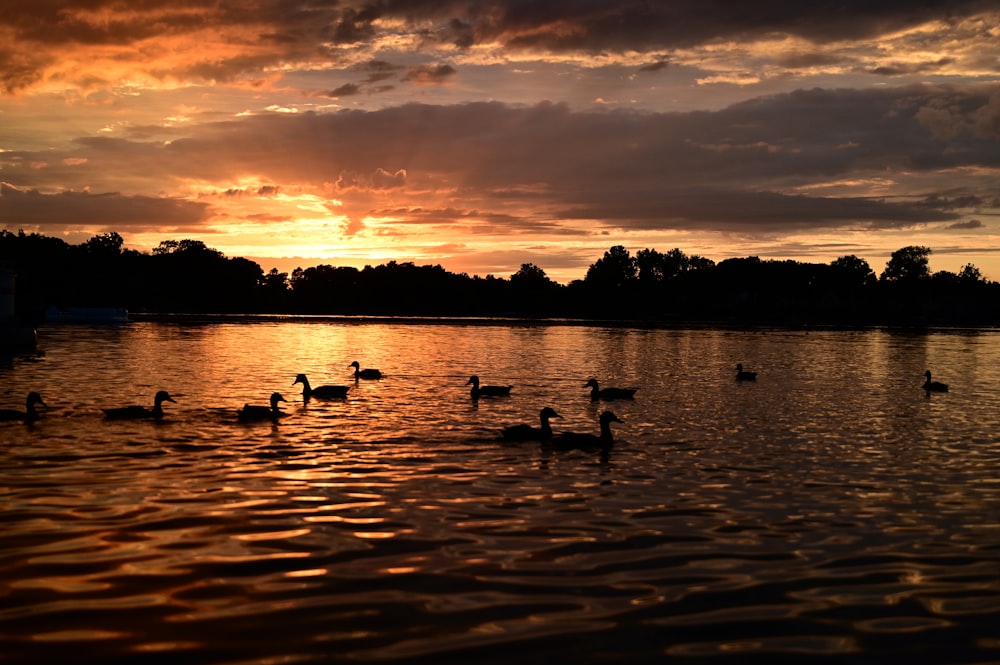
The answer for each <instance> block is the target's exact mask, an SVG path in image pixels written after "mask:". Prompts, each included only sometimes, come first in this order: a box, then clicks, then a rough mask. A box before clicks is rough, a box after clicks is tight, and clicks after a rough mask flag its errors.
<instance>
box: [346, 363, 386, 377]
mask: <svg viewBox="0 0 1000 665" xmlns="http://www.w3.org/2000/svg"><path fill="white" fill-rule="evenodd" d="M350 367H353V368H354V380H355V381H357V380H358V379H381V378H382V372H381V370H377V369H370V368H365V369H361V364H360V363H359V362H358V361H357V360H355V361H354V362H352V363H351V364H350Z"/></svg>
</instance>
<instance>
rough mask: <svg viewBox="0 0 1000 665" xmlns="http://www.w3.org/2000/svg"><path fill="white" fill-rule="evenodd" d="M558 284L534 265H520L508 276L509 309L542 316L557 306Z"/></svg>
mask: <svg viewBox="0 0 1000 665" xmlns="http://www.w3.org/2000/svg"><path fill="white" fill-rule="evenodd" d="M559 290H560V286H559V284H557V283H556V282H553V281H552V280H551V279H549V277H548V275H546V274H545V271H544V270H542V269H541V268H539V267H538V266H536V265H535V264H534V263H522V264H521V268H520V269H519V270H518V271H517V272H516V273H514V274H513V275H511V276H510V297H511V309H512V310H513V311H514V312H516V313H523V314H531V315H544V314H546V313H547V312H551V311H552V310H553V308H554V307H555V306H556V305H557V300H558V292H559Z"/></svg>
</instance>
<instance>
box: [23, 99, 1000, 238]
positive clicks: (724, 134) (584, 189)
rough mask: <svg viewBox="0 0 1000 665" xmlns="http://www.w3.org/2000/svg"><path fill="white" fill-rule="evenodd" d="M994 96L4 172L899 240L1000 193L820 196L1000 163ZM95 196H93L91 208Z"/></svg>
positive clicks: (395, 120)
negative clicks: (839, 187)
mask: <svg viewBox="0 0 1000 665" xmlns="http://www.w3.org/2000/svg"><path fill="white" fill-rule="evenodd" d="M996 91H997V87H995V86H994V87H981V88H967V89H956V88H954V87H951V86H913V87H908V88H899V89H878V90H869V91H856V90H820V89H817V90H802V91H797V92H795V93H791V94H784V95H775V96H771V97H762V98H758V99H754V100H751V101H747V102H744V103H740V104H735V105H732V106H730V107H728V108H725V109H722V110H720V111H714V112H707V111H699V112H691V113H626V112H577V111H573V110H571V109H570V108H569V107H568V106H565V105H559V104H537V105H535V106H530V107H515V106H508V105H505V104H501V103H486V102H483V103H470V104H463V105H455V106H431V105H423V104H407V105H404V106H399V107H392V108H386V109H382V110H379V111H373V112H365V111H353V110H352V111H340V112H337V113H329V114H320V113H301V114H297V115H292V114H270V115H258V116H251V117H246V118H242V119H239V120H233V121H227V122H219V123H208V124H204V125H198V126H193V127H191V128H189V129H187V130H186V132H187V136H183V137H177V138H175V139H174V140H172V141H170V142H169V143H164V142H159V141H157V142H153V141H149V142H140V141H128V140H121V139H107V138H86V139H81V140H80V141H79V142H78V144H79V149H78V150H76V151H74V152H73V153H72V154H66V155H61V154H55V153H52V152H44V153H7V155H6V156H7V157H8V158H9V159H10V160H12V161H16V163H17V164H20V165H21V166H20V167H18V168H16V169H14V168H9V169H8V170H7V173H9V174H10V175H8V178H14V176H17V178H18V179H12V180H11V182H15V183H18V184H19V186H20V187H22V188H23V187H35V188H37V189H39V190H45V191H48V190H50V189H68V188H80V187H81V186H82V185H83V183H85V182H89V183H91V184H92V186H93V188H95V189H97V188H98V185H97V184H95V183H98V182H101V183H106V185H105V186H106V187H107V188H110V187H111V186H112V185H111V184H108V183H115V182H118V181H120V180H126V179H127V180H134V179H135V178H136V166H135V165H136V164H143V165H144V167H143V171H142V175H143V177H145V178H146V179H147V180H148V181H149V183H151V185H152V186H157V187H160V186H163V185H164V184H165V183H171V182H176V183H185V182H191V181H199V180H202V181H205V182H213V183H225V182H226V180H229V181H230V182H238V181H239V179H240V178H242V177H244V175H245V174H247V173H254V174H257V177H259V178H260V179H261V180H263V181H264V182H280V183H284V184H286V185H294V186H297V187H314V188H322V187H326V186H327V185H328V184H329V183H334V187H335V189H336V190H337V192H338V197H342V198H343V199H344V201H345V206H348V207H350V206H354V207H353V208H352V210H353V211H354V213H356V214H361V215H364V214H367V213H368V212H370V211H371V210H372V209H374V208H376V207H378V206H376V205H375V204H374V203H371V202H370V201H373V199H372V198H371V197H373V196H375V194H377V193H384V192H389V191H397V192H399V193H400V195H401V196H402V195H406V197H407V200H412V198H413V197H425V198H426V197H438V196H441V197H443V196H447V197H451V199H453V200H454V201H456V202H461V203H460V204H459V205H458V206H456V208H457V209H461V210H476V211H481V213H482V215H483V216H484V217H483V218H489V219H490V220H491V221H492V222H493V223H494V224H496V225H498V226H505V225H509V226H507V227H506V228H508V229H530V225H531V224H533V223H538V222H539V220H545V221H547V222H549V223H552V224H556V225H558V224H559V223H563V222H566V223H568V220H581V219H586V220H593V222H592V223H591V225H596V226H600V227H602V228H605V229H613V228H624V229H642V230H648V229H708V230H723V231H724V230H733V229H739V230H741V231H744V232H754V231H761V232H765V231H766V232H772V231H776V230H781V229H786V230H788V229H794V230H798V231H805V230H809V229H814V228H824V229H829V228H838V227H843V228H886V229H888V228H902V227H907V226H912V225H919V224H925V223H928V222H936V221H937V222H940V221H954V220H956V219H958V218H959V214H958V212H957V210H959V209H962V208H969V207H976V206H978V205H981V204H982V202H983V201H987V200H991V199H993V198H995V196H996V189H995V186H994V185H990V186H989V188H988V189H987V190H986V191H977V190H976V189H975V186H974V183H973V182H972V181H969V183H968V185H967V186H966V187H965V188H964V189H963V190H962V191H960V192H959V191H956V190H955V189H954V188H953V187H951V186H950V187H949V188H948V189H940V190H939V191H936V192H935V191H927V190H926V189H924V190H922V191H920V192H919V193H918V192H914V193H912V195H910V196H909V197H905V196H902V195H901V194H902V193H903V192H902V190H900V191H898V192H897V193H896V194H895V195H894V196H893V198H891V199H890V198H888V197H884V198H880V197H870V196H858V195H845V196H840V197H838V196H831V195H829V194H826V195H817V194H813V193H810V192H811V189H810V188H811V187H812V186H813V185H823V184H825V183H828V182H829V181H830V180H851V181H863V180H865V179H873V180H874V179H882V178H886V177H894V175H895V176H899V177H902V176H903V174H919V173H925V174H927V175H934V174H935V173H937V170H938V169H940V170H941V171H942V172H945V173H951V172H955V171H957V170H968V171H972V170H977V169H978V170H988V169H994V168H998V167H1000V150H998V144H997V141H996V140H995V139H992V140H984V139H983V138H982V135H981V132H980V131H979V130H978V129H977V125H976V122H975V121H976V119H977V118H978V117H979V116H980V115H981V114H982V113H983V109H991V108H993V106H992V105H993V104H995V100H996V99H998V96H997V93H996ZM927 108H938V109H946V110H947V112H948V114H949V118H951V119H952V122H954V124H955V127H956V130H955V131H954V132H951V133H950V134H949V136H948V137H944V134H943V133H942V132H940V131H937V130H935V129H933V128H931V127H928V126H927V122H926V118H924V117H923V115H922V110H923V109H927ZM63 158H73V159H74V160H77V162H78V165H77V166H74V167H72V168H68V167H67V168H63V169H62V170H60V171H57V172H56V173H57V174H58V176H59V177H60V178H63V179H64V180H62V181H58V182H56V181H46V178H49V177H51V175H50V174H48V170H47V169H32V168H30V167H29V166H28V165H29V164H30V163H32V162H33V161H38V160H43V159H44V160H47V161H49V162H58V161H59V160H60V159H63ZM83 159H85V160H86V161H85V162H83V161H81V160H83ZM68 178H78V179H79V181H69V180H65V179H68ZM225 186H226V185H222V184H220V187H222V188H224V187H225ZM101 188H103V187H101ZM153 191H158V190H153ZM816 191H820V192H823V191H827V190H824V189H818V190H816ZM437 192H444V193H442V194H437ZM39 196H40V195H39ZM22 198H23V197H22ZM97 198H98V197H97V196H94V195H91V196H89V197H87V196H81V199H82V200H86V201H88V202H90V204H91V205H92V204H93V201H95V200H97ZM57 199H58V197H57V196H50V197H48V200H52V201H54V200H57ZM63 200H66V199H63ZM110 200H111V201H113V202H116V203H117V204H118V205H119V206H124V205H125V204H126V203H128V204H131V205H132V206H133V208H135V209H137V217H143V218H150V217H152V214H151V212H149V211H146V212H144V211H143V210H142V205H146V206H148V207H149V208H150V210H152V209H156V210H161V211H162V210H172V211H173V212H174V214H180V213H181V212H184V213H185V214H187V215H189V216H190V217H191V218H192V219H198V218H199V215H203V214H204V210H203V209H201V208H199V209H197V210H194V209H186V208H183V206H181V205H180V204H179V203H177V202H173V203H172V201H173V200H170V199H155V198H150V199H146V198H143V197H120V196H117V195H115V196H113V197H111V199H110ZM140 204H142V205H140ZM175 204H176V206H177V207H174V206H175ZM7 205H10V202H7ZM435 205H437V206H438V207H439V208H442V209H443V206H440V204H439V203H436V204H435ZM358 206H367V207H365V208H363V209H360V210H359V209H358ZM525 211H531V212H525ZM23 214H27V212H24V213H23ZM46 214H49V215H51V214H52V213H51V212H47V213H46ZM486 216H491V217H486ZM411 217H412V218H413V219H414V220H418V219H420V220H426V218H427V215H426V214H423V213H421V214H417V213H413V214H412V215H411ZM467 217H468V216H467ZM118 219H121V217H118ZM505 220H506V221H505ZM404 221H406V220H404ZM574 223H575V222H574Z"/></svg>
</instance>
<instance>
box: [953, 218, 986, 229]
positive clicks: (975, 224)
mask: <svg viewBox="0 0 1000 665" xmlns="http://www.w3.org/2000/svg"><path fill="white" fill-rule="evenodd" d="M983 226H984V225H983V223H982V222H980V221H979V220H978V219H970V220H968V221H965V222H955V223H954V224H949V225H948V226H946V227H944V228H946V229H948V230H949V231H971V230H973V229H981V228H983Z"/></svg>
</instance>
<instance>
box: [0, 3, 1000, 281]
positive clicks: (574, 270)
mask: <svg viewBox="0 0 1000 665" xmlns="http://www.w3.org/2000/svg"><path fill="white" fill-rule="evenodd" d="M206 4H209V3H203V2H201V1H196V0H169V2H168V1H166V0H143V1H141V2H129V3H122V2H119V1H110V0H107V1H106V0H58V1H56V0H32V1H31V2H28V1H23V0H7V1H6V2H5V3H4V7H3V12H0V228H2V229H6V230H9V231H18V230H24V231H25V232H29V233H30V232H38V233H42V234H45V235H51V236H58V237H61V238H63V239H65V240H66V241H68V242H71V243H74V244H75V243H80V242H83V241H85V240H87V239H88V238H90V237H92V236H94V235H96V234H100V233H107V232H111V231H114V232H117V233H120V234H121V235H122V237H123V238H124V239H125V243H126V246H127V247H130V248H133V249H138V250H143V251H148V250H150V249H151V248H153V247H155V246H156V245H158V244H159V243H160V242H161V241H163V240H168V239H174V240H180V239H185V238H190V239H197V240H202V241H203V242H205V244H206V245H208V246H209V247H213V248H215V249H218V250H220V251H222V252H223V253H224V254H226V255H227V256H243V257H247V258H251V259H253V260H255V261H257V262H258V263H260V265H261V267H262V268H263V269H264V270H265V271H266V270H269V269H271V268H272V267H277V268H279V269H280V270H282V271H290V270H291V269H293V268H295V267H303V268H304V267H308V266H311V265H316V264H319V263H327V264H331V265H353V266H357V267H362V266H364V265H366V264H378V263H384V262H386V261H389V260H397V261H414V262H416V263H418V264H438V263H439V264H441V265H443V266H444V267H445V268H446V269H448V270H451V271H453V272H466V273H469V274H478V275H487V274H493V275H496V276H500V277H506V276H509V275H510V274H512V273H514V272H516V271H517V269H518V267H519V266H520V265H521V264H522V263H528V262H531V263H534V264H536V265H538V266H539V267H541V268H542V269H544V270H545V271H546V273H547V274H548V275H549V276H550V277H552V278H554V279H556V280H558V281H562V282H566V281H569V280H571V279H576V278H580V277H582V276H583V275H584V274H585V272H586V269H587V267H588V266H589V265H590V264H591V263H593V262H594V261H595V260H596V259H598V258H600V257H601V255H602V254H603V252H604V251H605V250H606V249H607V248H608V247H610V246H612V245H624V246H625V247H627V248H629V249H630V250H632V251H633V252H635V251H638V250H640V249H643V248H647V247H648V248H655V249H658V250H660V251H667V250H670V249H672V248H674V247H678V248H680V249H682V250H683V251H685V252H686V253H688V254H698V255H700V256H704V257H707V258H711V259H714V260H716V261H719V260H722V259H725V258H730V257H743V256H759V257H761V258H762V259H794V260H801V261H811V262H812V261H815V262H829V261H831V260H833V259H835V258H837V257H839V256H844V255H848V254H854V255H857V256H860V257H862V258H864V259H867V260H868V261H869V263H870V264H871V266H872V268H873V269H874V270H875V271H876V272H877V273H878V272H881V270H882V268H883V267H884V265H885V261H886V260H887V259H888V256H889V254H890V253H891V252H892V251H894V250H896V249H898V248H900V247H903V246H906V245H913V244H920V245H926V246H928V247H930V248H931V249H932V250H933V252H934V253H933V254H932V255H931V269H932V270H952V271H958V270H960V269H961V267H962V266H964V265H965V264H967V263H973V264H975V265H976V266H978V267H979V268H980V269H981V270H982V271H983V273H984V274H985V275H986V276H987V277H989V278H990V279H994V280H1000V218H998V213H1000V177H998V176H1000V6H997V4H996V3H995V2H985V1H980V0H976V1H972V0H969V1H963V0H952V1H947V2H932V1H919V0H917V1H914V0H898V1H894V2H879V1H870V0H869V1H866V2H861V1H860V0H845V1H841V2H835V3H803V2H799V1H797V0H796V1H792V0H766V1H762V2H753V3H747V2H727V1H722V0H705V1H702V2H697V3H693V2H677V1H670V0H665V1H663V2H655V3H650V2H646V1H644V0H589V1H587V2H580V1H579V0H564V1H550V2H537V1H536V0H507V1H495V2H474V1H471V0H465V1H463V0H452V1H449V0H444V1H441V0H434V1H430V0H411V1H407V2H403V1H401V0H380V1H376V0H371V1H361V0H342V1H340V2H322V1H320V0H304V1H302V2H291V1H287V0H243V1H236V2H226V3H211V6H205V5H206Z"/></svg>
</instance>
